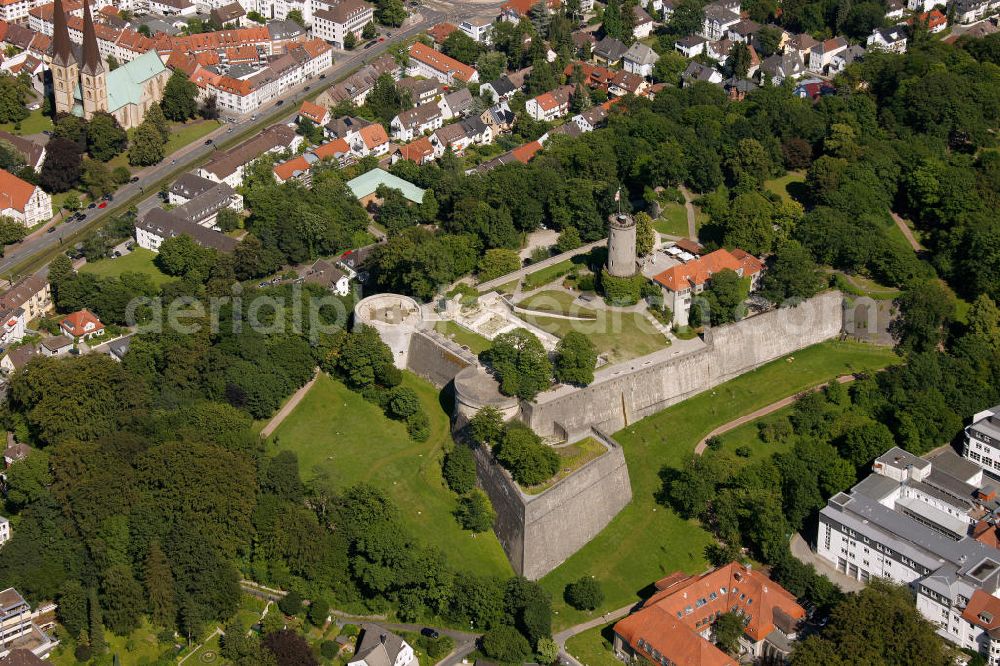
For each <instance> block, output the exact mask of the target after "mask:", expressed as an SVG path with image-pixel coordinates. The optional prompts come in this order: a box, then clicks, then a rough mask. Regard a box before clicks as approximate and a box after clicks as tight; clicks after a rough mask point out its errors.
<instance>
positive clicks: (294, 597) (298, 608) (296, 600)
mask: <svg viewBox="0 0 1000 666" xmlns="http://www.w3.org/2000/svg"><path fill="white" fill-rule="evenodd" d="M278 608H279V609H280V610H281V612H282V613H284V614H285V615H288V616H289V617H293V616H295V615H298V614H299V613H301V612H302V595H301V594H299V593H298V592H296V591H295V590H291V591H290V592H289V593H288V594H286V595H285V596H283V597H281V600H280V601H278Z"/></svg>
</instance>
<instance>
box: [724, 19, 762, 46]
mask: <svg viewBox="0 0 1000 666" xmlns="http://www.w3.org/2000/svg"><path fill="white" fill-rule="evenodd" d="M760 29H761V25H760V23H757V22H756V21H751V20H750V19H740V20H739V21H737V22H736V23H734V24H733V25H731V26H729V30H728V31H727V32H726V37H727V38H728V39H731V40H732V41H734V42H742V43H744V44H750V43H752V42H753V39H754V37H755V36H756V35H757V33H758V32H760Z"/></svg>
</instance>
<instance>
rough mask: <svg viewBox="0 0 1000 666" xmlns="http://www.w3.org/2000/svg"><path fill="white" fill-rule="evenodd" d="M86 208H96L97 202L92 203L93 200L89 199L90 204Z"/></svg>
mask: <svg viewBox="0 0 1000 666" xmlns="http://www.w3.org/2000/svg"><path fill="white" fill-rule="evenodd" d="M87 208H88V209H90V208H97V204H95V203H94V202H93V201H91V202H90V205H89V206H87Z"/></svg>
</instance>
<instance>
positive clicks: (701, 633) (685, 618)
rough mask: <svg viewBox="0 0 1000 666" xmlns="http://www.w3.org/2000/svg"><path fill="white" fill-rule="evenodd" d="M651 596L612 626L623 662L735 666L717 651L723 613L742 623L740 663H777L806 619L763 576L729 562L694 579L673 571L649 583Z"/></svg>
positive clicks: (791, 600)
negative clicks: (716, 636) (714, 640)
mask: <svg viewBox="0 0 1000 666" xmlns="http://www.w3.org/2000/svg"><path fill="white" fill-rule="evenodd" d="M654 588H655V590H656V591H655V592H654V593H653V596H652V597H650V598H649V599H647V600H646V601H644V602H643V603H642V606H641V608H639V610H637V611H635V612H634V613H632V614H631V615H629V616H628V617H626V618H625V619H623V620H620V621H618V622H617V623H616V624H615V626H614V651H615V654H616V655H617V656H618V657H619V658H620V659H623V660H624V661H625V662H626V663H629V662H631V661H633V660H634V659H636V658H642V659H644V660H647V661H648V662H650V663H653V664H711V665H712V666H736V665H737V664H738V663H739V661H737V659H736V658H734V657H732V656H730V655H728V654H726V653H725V652H723V651H722V650H720V649H719V648H717V647H716V646H715V645H714V644H713V643H711V642H710V641H711V640H712V638H713V626H714V624H715V621H716V620H718V619H719V617H720V616H722V615H723V614H724V613H736V614H738V615H740V616H741V617H742V619H743V624H744V629H743V635H742V636H740V638H739V651H740V655H739V657H740V660H746V661H753V660H755V659H761V660H762V663H772V662H773V663H783V662H784V660H785V659H786V658H787V656H788V655H789V653H790V652H791V644H792V643H793V642H794V641H795V639H796V638H797V635H798V631H799V627H800V625H801V624H802V622H803V621H804V620H805V618H806V612H805V609H803V608H802V606H800V605H799V604H798V602H797V601H796V600H795V597H794V596H793V595H792V594H791V593H790V592H788V591H787V590H785V588H783V587H782V586H781V585H778V584H777V583H775V582H774V581H773V580H771V579H770V578H768V577H767V576H766V575H765V574H763V573H761V572H760V571H757V570H755V569H752V568H751V567H750V566H744V565H742V564H740V563H739V562H732V563H730V564H727V565H726V566H723V567H719V568H717V569H712V570H711V571H708V572H706V573H703V574H701V575H696V576H689V575H687V574H684V573H681V572H677V573H673V574H671V575H669V576H667V577H666V578H664V579H662V580H659V581H657V582H656V583H655V585H654Z"/></svg>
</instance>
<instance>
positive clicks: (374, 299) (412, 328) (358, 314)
mask: <svg viewBox="0 0 1000 666" xmlns="http://www.w3.org/2000/svg"><path fill="white" fill-rule="evenodd" d="M422 322H423V315H422V313H421V310H420V304H419V303H417V302H416V301H415V300H413V299H412V298H410V297H409V296H403V295H401V294H375V295H374V296H369V297H368V298H363V299H361V300H360V301H358V303H357V304H356V305H355V306H354V326H356V327H357V326H361V325H362V324H367V325H368V326H371V327H372V328H374V329H375V330H376V331H378V335H379V337H380V338H381V339H382V342H384V343H385V344H386V345H388V347H389V349H391V350H392V359H393V362H394V363H395V364H396V367H397V368H400V369H405V368H407V367H408V364H409V357H410V341H411V339H412V337H413V334H414V333H415V332H416V331H417V329H419V328H420V326H421V324H422Z"/></svg>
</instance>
